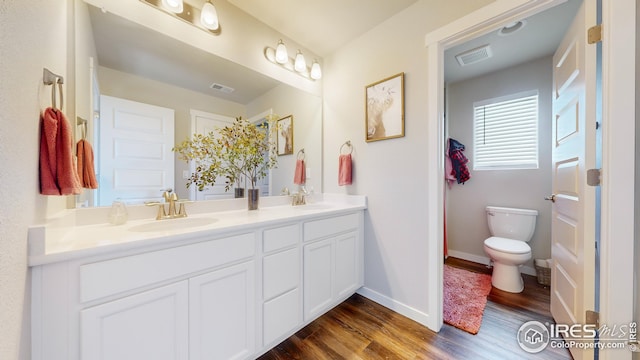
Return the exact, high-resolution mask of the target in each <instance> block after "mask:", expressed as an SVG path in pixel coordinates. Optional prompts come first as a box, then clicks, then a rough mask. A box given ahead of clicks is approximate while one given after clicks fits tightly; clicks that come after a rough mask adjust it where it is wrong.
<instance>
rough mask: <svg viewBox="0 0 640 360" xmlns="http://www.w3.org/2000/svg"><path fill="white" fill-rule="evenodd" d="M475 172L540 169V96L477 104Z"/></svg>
mask: <svg viewBox="0 0 640 360" xmlns="http://www.w3.org/2000/svg"><path fill="white" fill-rule="evenodd" d="M473 159H474V161H473V168H474V170H492V169H537V168H538V94H537V92H534V93H531V92H529V93H526V94H517V95H514V96H511V97H508V98H500V99H492V100H487V101H483V102H482V103H476V104H474V148H473Z"/></svg>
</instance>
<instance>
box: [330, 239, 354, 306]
mask: <svg viewBox="0 0 640 360" xmlns="http://www.w3.org/2000/svg"><path fill="white" fill-rule="evenodd" d="M357 234H358V233H357V232H350V233H347V234H344V235H340V236H338V237H336V238H335V247H336V252H335V266H336V275H335V295H336V297H337V298H343V297H346V296H349V295H351V293H353V292H354V291H355V290H356V289H358V287H359V271H358V269H359V268H360V264H359V257H358V235H357Z"/></svg>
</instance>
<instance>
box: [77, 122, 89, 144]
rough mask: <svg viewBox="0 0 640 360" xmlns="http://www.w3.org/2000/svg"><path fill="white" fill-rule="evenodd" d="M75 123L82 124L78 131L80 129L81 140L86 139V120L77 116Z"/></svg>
mask: <svg viewBox="0 0 640 360" xmlns="http://www.w3.org/2000/svg"><path fill="white" fill-rule="evenodd" d="M77 125H78V126H82V128H81V129H80V131H82V140H86V139H87V120H85V119H83V118H81V117H80V116H78V117H77Z"/></svg>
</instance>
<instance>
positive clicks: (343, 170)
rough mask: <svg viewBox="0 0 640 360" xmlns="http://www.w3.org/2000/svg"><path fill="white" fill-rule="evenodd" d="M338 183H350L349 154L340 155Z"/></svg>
mask: <svg viewBox="0 0 640 360" xmlns="http://www.w3.org/2000/svg"><path fill="white" fill-rule="evenodd" d="M338 185H340V186H343V185H351V154H343V155H340V158H339V164H338Z"/></svg>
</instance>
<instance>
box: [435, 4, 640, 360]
mask: <svg viewBox="0 0 640 360" xmlns="http://www.w3.org/2000/svg"><path fill="white" fill-rule="evenodd" d="M564 2H565V0H496V1H494V2H493V3H491V4H489V5H487V6H485V7H483V8H481V9H479V10H476V11H474V12H472V13H470V14H468V15H466V16H464V17H462V18H460V19H457V20H455V21H453V22H451V23H449V24H447V25H445V26H443V27H441V28H439V29H436V30H435V31H433V32H430V33H429V34H427V35H426V36H425V45H426V47H427V52H428V54H427V78H428V79H429V81H428V85H427V89H428V96H427V109H428V110H427V124H428V125H427V134H426V137H427V144H428V145H427V147H428V151H427V154H429V156H428V158H427V164H426V165H427V166H428V168H429V169H436V171H432V172H430V173H429V176H428V178H427V194H428V198H429V199H431V201H429V205H428V209H427V210H428V217H427V221H428V239H434V240H432V241H430V242H429V245H428V255H427V256H428V260H429V261H428V264H429V265H428V272H429V273H428V275H427V278H428V283H429V284H432V286H430V287H429V294H428V311H429V317H428V321H427V326H428V327H429V328H430V329H432V330H435V331H439V330H440V328H441V327H442V324H443V319H442V271H443V262H442V259H443V258H444V248H443V238H444V229H443V227H444V226H443V224H444V223H443V221H444V220H443V219H444V210H443V204H444V186H445V184H444V159H443V156H442V154H444V108H445V107H444V51H445V50H446V49H448V48H450V47H453V46H455V45H457V44H460V43H463V42H465V41H468V40H470V39H472V38H475V37H477V36H480V35H483V34H485V33H488V32H490V31H492V30H495V29H496V28H498V27H500V26H503V25H505V24H507V23H510V22H513V21H515V20H518V19H520V18H522V17H526V16H530V15H533V14H535V13H538V12H541V11H544V10H546V9H549V8H551V7H553V6H556V5H559V4H561V3H564ZM635 6H636V5H635V2H634V1H633V0H622V1H620V0H616V1H611V0H609V1H607V0H604V1H603V4H602V16H603V23H604V24H606V25H605V26H604V32H603V49H602V52H603V55H602V57H603V71H602V83H603V104H602V108H603V144H602V145H603V146H602V152H603V164H604V166H603V169H602V185H601V186H602V219H601V224H602V230H601V234H602V236H601V239H602V241H601V249H600V254H601V259H600V261H601V262H600V282H601V285H600V323H601V324H609V325H613V324H623V323H628V322H629V321H631V319H632V313H633V286H632V281H633V276H632V275H631V276H630V280H629V283H628V284H626V285H624V284H623V282H620V281H619V277H620V274H632V271H633V251H631V250H632V249H633V242H634V208H633V206H634V190H635V189H634V186H635V178H634V174H633V171H632V170H629V164H635V155H634V154H635V103H634V102H635V47H634V46H629V44H635V38H634V36H635V29H636V18H635V15H636V11H635ZM594 25H595V24H594ZM632 37H633V38H632ZM628 99H632V101H629V100H628ZM610 119H615V120H616V121H615V126H613V125H612V124H611V121H610ZM614 139H615V141H614ZM614 146H615V149H614ZM630 192H631V193H630ZM618 209H623V210H618ZM614 278H617V279H618V281H619V282H618V284H617V286H616V283H615V282H614V281H613V279H614ZM434 285H435V286H434ZM625 353H628V354H627V355H628V359H630V358H631V352H629V351H626V352H625ZM609 354H613V352H607V351H604V352H601V354H600V356H601V358H602V359H607V358H608V356H610V355H609ZM615 355H616V356H625V357H624V358H625V359H626V358H627V357H626V356H627V355H622V352H620V353H618V352H616V353H615ZM617 358H620V357H617Z"/></svg>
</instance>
